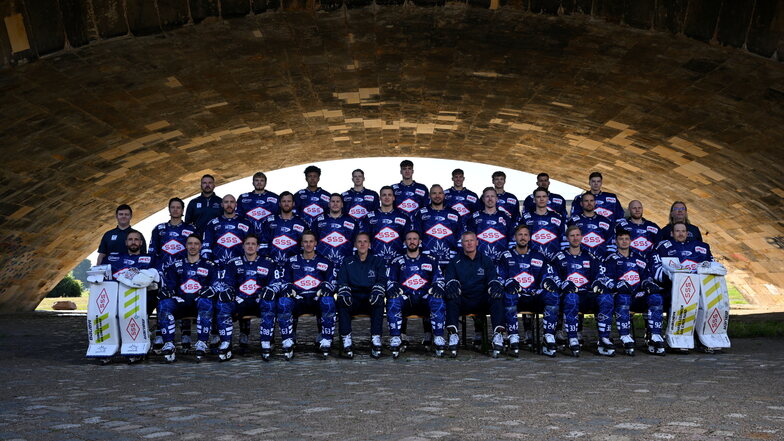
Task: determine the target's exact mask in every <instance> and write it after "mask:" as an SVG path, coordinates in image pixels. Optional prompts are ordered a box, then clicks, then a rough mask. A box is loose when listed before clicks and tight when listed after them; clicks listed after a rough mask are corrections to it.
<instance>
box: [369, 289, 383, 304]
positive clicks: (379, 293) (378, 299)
mask: <svg viewBox="0 0 784 441" xmlns="http://www.w3.org/2000/svg"><path fill="white" fill-rule="evenodd" d="M385 294H386V292H385V291H384V288H383V287H382V286H381V285H374V286H373V289H371V290H370V306H376V305H378V304H379V303H382V304H383V303H384V295H385Z"/></svg>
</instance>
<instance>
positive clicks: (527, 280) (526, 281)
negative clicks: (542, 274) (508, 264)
mask: <svg viewBox="0 0 784 441" xmlns="http://www.w3.org/2000/svg"><path fill="white" fill-rule="evenodd" d="M514 279H515V280H517V283H519V284H520V286H522V287H523V288H530V287H531V285H533V284H534V280H535V278H534V276H532V275H531V274H530V273H529V272H527V271H523V272H522V273H520V274H518V275H516V276H514Z"/></svg>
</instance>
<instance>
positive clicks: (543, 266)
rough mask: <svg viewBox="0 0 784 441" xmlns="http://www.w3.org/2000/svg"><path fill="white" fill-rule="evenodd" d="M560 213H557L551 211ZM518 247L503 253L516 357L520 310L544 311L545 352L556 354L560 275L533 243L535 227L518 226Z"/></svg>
mask: <svg viewBox="0 0 784 441" xmlns="http://www.w3.org/2000/svg"><path fill="white" fill-rule="evenodd" d="M551 215H553V216H557V215H556V214H555V213H551ZM514 238H515V247H514V248H512V249H511V250H508V251H504V252H503V253H502V254H501V262H500V264H499V265H498V267H499V273H500V274H499V276H500V277H501V280H502V281H503V283H504V287H505V292H506V296H505V303H504V309H505V311H506V326H507V331H508V332H509V347H510V349H511V353H512V355H513V356H514V357H517V356H518V354H519V352H520V334H519V333H518V324H517V313H518V312H519V311H535V312H537V313H539V312H543V313H544V319H543V321H542V322H543V323H542V327H543V329H544V347H543V348H542V351H543V352H544V354H545V355H547V356H550V357H554V356H555V351H556V345H555V326H556V324H557V322H558V307H559V301H560V297H559V295H558V293H559V289H558V285H557V278H556V277H555V276H554V273H553V270H552V267H551V266H550V264H549V259H547V257H545V255H544V254H542V253H541V252H539V251H536V250H534V249H533V248H531V247H530V246H529V245H530V243H531V229H530V228H529V227H528V225H526V224H520V225H518V226H517V228H516V229H515V234H514ZM526 331H527V332H526V337H527V339H530V329H526Z"/></svg>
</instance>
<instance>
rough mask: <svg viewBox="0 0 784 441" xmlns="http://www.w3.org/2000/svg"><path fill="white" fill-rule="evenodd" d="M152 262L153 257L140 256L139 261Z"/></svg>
mask: <svg viewBox="0 0 784 441" xmlns="http://www.w3.org/2000/svg"><path fill="white" fill-rule="evenodd" d="M150 262H152V257H150V256H142V257H139V263H150Z"/></svg>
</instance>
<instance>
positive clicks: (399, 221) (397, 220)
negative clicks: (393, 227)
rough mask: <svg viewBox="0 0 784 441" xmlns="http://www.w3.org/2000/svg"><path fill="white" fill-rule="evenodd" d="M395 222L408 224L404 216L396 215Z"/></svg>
mask: <svg viewBox="0 0 784 441" xmlns="http://www.w3.org/2000/svg"><path fill="white" fill-rule="evenodd" d="M395 223H396V224H398V225H405V224H406V220H405V219H403V218H402V217H396V218H395Z"/></svg>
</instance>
